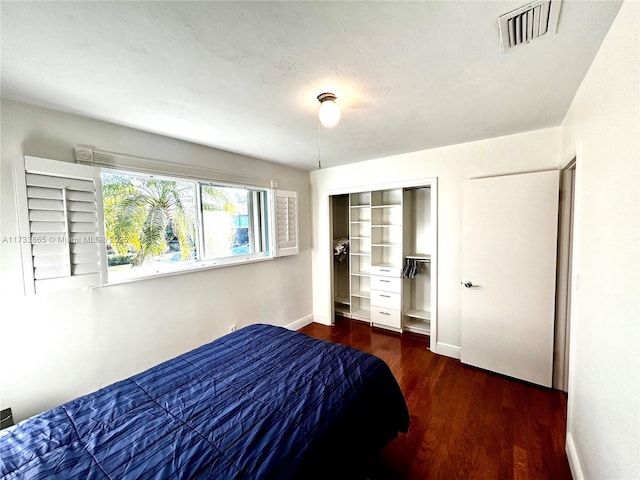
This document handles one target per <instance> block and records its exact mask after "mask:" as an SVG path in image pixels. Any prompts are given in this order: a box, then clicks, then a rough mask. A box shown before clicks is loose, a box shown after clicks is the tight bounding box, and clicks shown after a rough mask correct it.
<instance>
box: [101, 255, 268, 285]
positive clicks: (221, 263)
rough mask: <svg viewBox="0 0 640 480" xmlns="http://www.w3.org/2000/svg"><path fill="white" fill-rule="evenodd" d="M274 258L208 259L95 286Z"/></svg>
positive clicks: (214, 268)
mask: <svg viewBox="0 0 640 480" xmlns="http://www.w3.org/2000/svg"><path fill="white" fill-rule="evenodd" d="M274 258H275V257H273V256H264V257H245V258H242V259H238V258H234V259H232V260H215V261H207V262H196V263H193V264H190V265H185V266H182V267H180V268H176V269H175V270H171V271H167V272H157V273H150V274H146V275H141V276H139V277H130V278H121V279H118V280H112V281H110V282H109V283H105V284H102V285H97V286H95V287H94V288H104V287H110V286H114V285H124V284H127V283H134V282H140V281H144V280H153V279H156V278H164V277H173V276H175V275H182V274H185V273H194V272H202V271H205V270H216V269H218V268H225V267H233V266H237V265H246V264H249V263H259V262H268V261H270V260H273V259H274Z"/></svg>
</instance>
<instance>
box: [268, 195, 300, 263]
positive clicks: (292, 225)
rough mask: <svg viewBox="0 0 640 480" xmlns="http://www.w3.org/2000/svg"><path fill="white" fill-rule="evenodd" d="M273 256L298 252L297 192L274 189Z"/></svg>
mask: <svg viewBox="0 0 640 480" xmlns="http://www.w3.org/2000/svg"><path fill="white" fill-rule="evenodd" d="M273 197H274V217H275V221H274V223H275V228H274V234H273V236H274V250H273V256H274V257H284V256H286V255H296V254H297V253H298V194H297V193H296V192H289V191H285V190H274V192H273Z"/></svg>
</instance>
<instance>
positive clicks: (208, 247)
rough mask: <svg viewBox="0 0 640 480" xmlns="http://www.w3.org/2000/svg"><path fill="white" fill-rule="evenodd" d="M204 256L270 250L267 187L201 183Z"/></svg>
mask: <svg viewBox="0 0 640 480" xmlns="http://www.w3.org/2000/svg"><path fill="white" fill-rule="evenodd" d="M200 192H201V193H200V199H201V200H200V202H201V205H202V236H203V239H204V249H203V250H204V251H203V258H204V259H205V260H215V259H219V258H227V257H234V256H237V255H242V256H247V255H264V254H266V253H267V251H266V245H267V238H266V236H267V229H266V228H265V226H266V221H265V220H266V210H265V206H266V199H267V192H266V191H265V190H255V189H250V188H239V187H226V186H221V185H206V184H201V185H200Z"/></svg>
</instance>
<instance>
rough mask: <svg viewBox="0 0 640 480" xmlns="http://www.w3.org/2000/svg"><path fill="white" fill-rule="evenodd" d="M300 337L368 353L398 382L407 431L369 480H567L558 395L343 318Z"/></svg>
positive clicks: (414, 338) (415, 339)
mask: <svg viewBox="0 0 640 480" xmlns="http://www.w3.org/2000/svg"><path fill="white" fill-rule="evenodd" d="M300 331H301V332H303V333H306V334H307V335H310V336H312V337H315V338H319V339H322V340H327V341H332V342H335V343H340V344H343V345H348V346H351V347H354V348H358V349H360V350H364V351H366V352H369V353H373V354H374V355H377V356H378V357H380V358H382V359H383V360H384V361H385V362H386V363H387V364H388V365H389V368H390V369H391V371H392V372H393V374H394V375H395V377H396V379H397V380H398V384H399V385H400V387H401V389H402V391H403V393H404V396H405V400H406V402H407V406H408V408H409V412H410V415H411V425H410V427H409V432H408V433H407V434H406V435H404V434H401V435H399V436H398V438H396V439H395V440H393V441H391V442H389V444H387V446H386V447H385V448H384V450H383V451H382V452H381V454H380V459H381V462H380V463H381V466H380V468H379V472H376V474H375V475H374V476H373V477H372V480H392V479H397V480H402V479H409V480H411V479H416V480H436V479H442V480H457V479H487V480H489V479H490V480H495V479H505V480H506V479H534V478H535V479H543V480H544V479H550V480H565V479H571V472H570V470H569V464H568V462H567V457H566V454H565V451H564V446H565V430H566V395H565V394H564V393H563V392H559V391H556V390H548V389H544V388H541V387H536V386H533V385H530V384H527V383H524V382H520V381H517V380H513V379H510V378H507V377H504V376H500V375H496V374H493V373H489V372H486V371H483V370H479V369H477V368H473V367H469V366H466V365H463V364H462V363H460V361H458V360H455V359H452V358H448V357H445V356H442V355H436V354H434V353H432V352H430V351H429V350H427V345H428V338H427V337H423V336H419V335H413V334H397V333H392V332H387V331H385V330H379V329H372V328H371V327H369V326H368V325H367V324H366V323H362V322H355V321H349V320H347V319H342V320H340V321H338V322H337V323H336V325H335V326H333V327H328V326H324V325H319V324H315V323H313V324H311V325H308V326H306V327H304V328H302V329H300Z"/></svg>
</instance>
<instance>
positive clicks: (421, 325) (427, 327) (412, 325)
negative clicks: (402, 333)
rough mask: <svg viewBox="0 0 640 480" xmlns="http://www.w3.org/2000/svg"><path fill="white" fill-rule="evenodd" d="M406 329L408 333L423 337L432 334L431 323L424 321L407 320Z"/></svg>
mask: <svg viewBox="0 0 640 480" xmlns="http://www.w3.org/2000/svg"><path fill="white" fill-rule="evenodd" d="M404 329H405V330H406V331H407V332H413V333H419V334H421V335H430V334H431V322H425V321H423V320H415V319H412V318H410V319H407V320H405V322H404Z"/></svg>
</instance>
